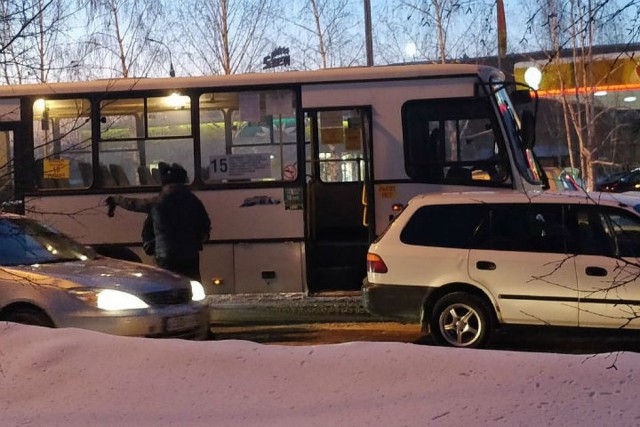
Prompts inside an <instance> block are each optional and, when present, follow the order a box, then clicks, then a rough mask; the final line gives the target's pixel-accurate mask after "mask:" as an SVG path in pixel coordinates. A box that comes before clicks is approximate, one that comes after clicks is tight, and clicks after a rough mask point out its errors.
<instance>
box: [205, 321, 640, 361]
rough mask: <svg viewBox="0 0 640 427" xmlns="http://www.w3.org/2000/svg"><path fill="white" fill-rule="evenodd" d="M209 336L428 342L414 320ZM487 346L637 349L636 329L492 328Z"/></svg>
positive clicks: (225, 329)
mask: <svg viewBox="0 0 640 427" xmlns="http://www.w3.org/2000/svg"><path fill="white" fill-rule="evenodd" d="M212 331H213V333H214V339H215V340H247V341H253V342H257V343H262V344H278V345H319V344H338V343H345V342H352V341H370V342H382V341H389V342H405V343H414V344H419V345H434V343H433V341H432V340H431V339H430V337H424V336H422V334H421V332H420V325H417V324H411V325H404V324H400V323H394V322H334V323H325V322H322V323H291V324H251V323H247V322H243V323H239V324H218V325H217V324H214V325H213V326H212ZM489 349H495V350H509V351H525V352H552V353H566V354H594V353H611V352H617V351H633V352H640V331H617V330H615V331H611V330H588V329H557V328H548V327H534V328H531V327H528V328H509V329H501V330H499V331H496V332H495V333H494V335H493V339H492V340H491V342H490V344H489Z"/></svg>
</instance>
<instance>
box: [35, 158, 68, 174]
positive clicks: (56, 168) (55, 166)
mask: <svg viewBox="0 0 640 427" xmlns="http://www.w3.org/2000/svg"><path fill="white" fill-rule="evenodd" d="M42 166H43V168H42V169H43V171H42V177H43V178H45V179H61V178H67V179H68V178H69V160H68V159H44V162H43V163H42Z"/></svg>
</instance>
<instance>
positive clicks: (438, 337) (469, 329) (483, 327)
mask: <svg viewBox="0 0 640 427" xmlns="http://www.w3.org/2000/svg"><path fill="white" fill-rule="evenodd" d="M452 313H454V314H455V316H453V315H452ZM429 328H430V331H431V334H432V336H433V338H434V340H435V342H436V343H437V344H440V345H446V346H451V347H462V348H483V347H485V346H486V344H487V342H488V341H489V338H490V336H491V333H492V332H493V316H491V308H490V307H489V306H488V305H487V303H486V302H485V301H484V300H483V299H482V298H480V297H478V296H476V295H473V294H468V293H466V292H453V293H451V294H447V295H445V296H443V297H442V298H440V299H439V300H438V301H437V302H436V304H435V305H434V307H433V310H432V312H431V317H430V318H429Z"/></svg>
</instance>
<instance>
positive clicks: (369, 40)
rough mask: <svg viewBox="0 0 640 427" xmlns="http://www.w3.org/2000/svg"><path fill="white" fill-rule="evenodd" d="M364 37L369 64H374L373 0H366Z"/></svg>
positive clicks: (369, 65)
mask: <svg viewBox="0 0 640 427" xmlns="http://www.w3.org/2000/svg"><path fill="white" fill-rule="evenodd" d="M364 38H365V46H366V55H367V66H368V67H371V66H373V38H372V36H371V1H370V0H364Z"/></svg>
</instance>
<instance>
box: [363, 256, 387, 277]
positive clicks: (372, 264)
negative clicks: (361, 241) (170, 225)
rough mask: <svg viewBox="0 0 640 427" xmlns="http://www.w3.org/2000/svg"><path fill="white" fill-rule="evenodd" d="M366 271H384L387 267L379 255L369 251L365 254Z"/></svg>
mask: <svg viewBox="0 0 640 427" xmlns="http://www.w3.org/2000/svg"><path fill="white" fill-rule="evenodd" d="M367 271H368V272H369V273H386V272H387V271H389V269H388V268H387V265H386V264H385V263H384V261H383V260H382V258H380V255H376V254H374V253H371V252H369V253H368V254H367Z"/></svg>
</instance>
